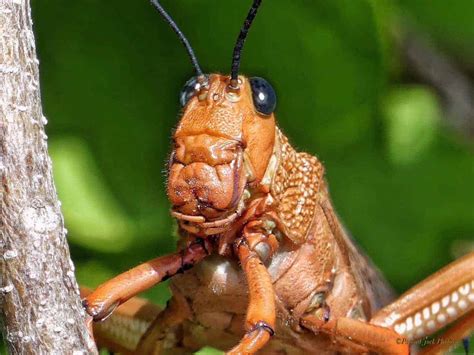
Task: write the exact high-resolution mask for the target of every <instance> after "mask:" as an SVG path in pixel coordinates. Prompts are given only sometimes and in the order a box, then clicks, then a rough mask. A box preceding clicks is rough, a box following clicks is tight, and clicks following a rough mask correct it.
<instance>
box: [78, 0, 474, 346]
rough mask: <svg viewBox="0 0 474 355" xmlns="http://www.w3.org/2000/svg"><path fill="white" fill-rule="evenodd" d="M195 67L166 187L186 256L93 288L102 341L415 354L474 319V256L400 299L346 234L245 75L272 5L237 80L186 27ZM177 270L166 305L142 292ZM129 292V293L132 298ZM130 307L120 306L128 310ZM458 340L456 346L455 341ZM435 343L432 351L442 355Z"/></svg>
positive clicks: (463, 330)
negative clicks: (211, 70) (205, 63)
mask: <svg viewBox="0 0 474 355" xmlns="http://www.w3.org/2000/svg"><path fill="white" fill-rule="evenodd" d="M151 2H152V4H153V5H154V7H155V8H156V9H157V10H158V11H159V12H160V14H161V15H162V16H163V17H164V19H165V20H166V21H167V23H168V24H169V25H170V26H171V28H172V29H173V30H174V31H175V32H176V34H177V35H178V37H179V38H180V40H181V41H182V42H183V44H184V46H185V48H186V50H187V52H188V54H189V57H190V59H191V63H192V65H193V66H194V69H195V72H196V75H195V76H194V77H193V78H191V79H190V80H189V81H188V82H187V83H186V84H185V86H184V88H183V90H182V92H181V93H180V102H181V105H182V107H183V111H182V115H181V119H180V122H179V124H178V126H177V129H176V131H175V132H174V134H173V150H172V153H171V157H170V160H169V168H168V182H167V193H168V197H169V200H170V202H171V205H172V210H171V214H172V216H173V217H174V218H175V219H176V221H177V224H178V234H179V236H180V239H179V243H178V251H177V252H176V253H174V254H171V255H167V256H161V257H158V258H156V259H153V260H150V261H148V262H145V263H144V264H141V265H139V266H137V267H135V268H133V269H131V270H129V271H127V272H125V273H123V274H120V275H118V276H117V277H115V278H113V279H111V280H109V281H107V282H105V283H104V284H102V285H100V286H99V287H98V288H97V289H96V290H95V291H93V292H90V293H89V294H87V295H85V298H84V301H83V304H84V307H85V310H86V312H87V313H88V314H89V315H90V316H91V317H92V318H93V320H95V321H101V320H104V319H106V318H108V317H109V316H110V315H112V316H111V317H110V318H109V319H108V320H107V321H105V322H102V323H96V326H95V329H94V332H95V336H96V339H97V341H98V343H99V344H103V345H106V346H107V347H109V348H110V349H112V350H114V351H120V352H122V353H128V354H168V353H169V354H180V353H184V354H186V353H193V352H195V351H197V350H199V349H200V348H202V347H204V346H212V347H214V348H217V349H222V350H225V351H227V354H254V353H257V352H259V353H262V354H336V353H380V354H408V353H409V351H410V344H412V343H413V342H414V341H416V340H417V339H422V338H424V337H427V336H429V335H432V334H434V333H435V332H437V331H439V330H440V329H443V328H444V327H445V326H446V325H447V324H450V323H454V322H455V325H454V326H453V327H451V328H450V329H449V330H448V332H447V333H446V335H445V336H446V337H448V338H449V339H451V340H453V339H462V338H465V337H466V336H468V335H469V334H470V332H471V331H472V329H473V328H474V253H470V254H467V255H466V256H464V257H462V258H460V259H459V260H457V261H455V262H453V263H452V264H450V265H448V266H446V267H445V268H443V269H442V270H440V271H438V272H437V273H435V274H433V275H432V276H430V277H428V278H427V279H426V280H424V281H422V282H421V283H419V284H418V285H416V286H415V287H413V288H412V289H410V290H408V291H407V292H406V293H405V294H403V295H402V296H400V297H399V298H396V297H395V294H394V292H393V291H392V289H391V287H390V286H389V284H388V283H387V281H386V280H385V279H384V277H383V276H382V275H381V273H380V272H379V271H378V270H377V268H376V267H375V266H374V265H373V264H372V262H371V261H370V260H369V259H368V258H367V257H366V256H365V254H364V253H363V252H362V251H361V250H360V249H359V248H358V247H357V246H356V244H355V243H354V241H353V240H352V238H351V237H350V236H349V234H348V233H347V232H346V231H345V229H344V227H343V226H342V224H341V223H340V221H339V218H338V216H337V214H336V212H335V210H334V208H333V204H332V202H331V199H330V196H329V192H328V186H327V183H326V181H325V177H324V166H323V164H322V163H321V162H320V161H319V160H318V159H317V158H316V157H314V156H312V155H310V154H307V153H303V152H298V151H296V150H295V149H294V148H293V147H292V146H291V144H290V143H289V141H288V139H287V137H286V136H285V135H284V134H283V132H282V131H281V130H280V128H279V127H278V126H277V124H276V121H275V115H274V111H275V107H276V93H275V91H274V89H273V88H272V86H271V84H270V83H269V82H268V81H267V80H265V79H263V78H260V77H246V76H242V75H239V67H240V58H241V53H242V49H243V45H244V42H245V39H246V37H247V34H248V32H249V29H250V26H251V24H252V22H253V20H254V18H255V17H256V14H257V11H258V9H259V7H260V5H261V3H262V0H254V1H253V4H252V6H251V8H250V11H249V12H248V15H247V17H246V19H245V22H244V25H243V27H242V28H241V30H240V33H239V36H238V39H237V42H236V45H235V48H234V52H233V56H232V66H231V71H230V75H221V74H210V75H206V74H204V73H203V71H202V70H201V67H200V66H199V63H198V61H197V59H196V56H195V54H194V52H193V50H192V48H191V46H190V44H189V42H188V40H187V39H186V37H185V36H184V35H183V33H182V32H181V31H180V30H179V28H178V27H177V25H176V23H175V22H174V21H173V20H172V18H171V17H170V16H169V14H168V13H167V12H166V11H165V10H164V8H163V7H162V5H161V4H160V3H159V2H158V1H156V0H152V1H151ZM168 278H171V281H170V288H171V291H172V298H171V299H170V301H169V302H168V304H167V307H166V308H165V309H163V310H161V309H159V308H158V307H156V306H154V305H152V304H150V303H148V302H146V301H143V300H140V299H137V298H135V296H136V295H137V294H138V293H140V292H142V291H144V290H146V289H148V288H150V287H152V286H153V285H155V284H157V283H159V282H161V281H164V280H166V279H168ZM127 301H128V302H127ZM122 304H123V305H122ZM447 343H448V342H447ZM449 345H452V343H448V344H441V345H440V344H433V345H432V346H431V347H428V348H426V349H424V351H425V352H426V353H436V352H439V351H444V350H445V349H446V348H447V347H449Z"/></svg>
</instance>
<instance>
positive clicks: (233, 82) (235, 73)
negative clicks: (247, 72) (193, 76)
mask: <svg viewBox="0 0 474 355" xmlns="http://www.w3.org/2000/svg"><path fill="white" fill-rule="evenodd" d="M261 3H262V0H254V2H253V4H252V7H251V8H250V10H249V13H248V14H247V18H246V19H245V22H244V24H243V26H242V28H241V29H240V33H239V37H237V42H236V43H235V47H234V53H233V54H232V67H231V71H230V87H231V88H233V89H238V87H239V81H238V77H239V67H240V54H241V53H242V48H243V46H244V42H245V39H246V38H247V34H248V32H249V29H250V26H251V25H252V22H253V20H254V18H255V16H256V15H257V10H258V8H259V7H260V4H261Z"/></svg>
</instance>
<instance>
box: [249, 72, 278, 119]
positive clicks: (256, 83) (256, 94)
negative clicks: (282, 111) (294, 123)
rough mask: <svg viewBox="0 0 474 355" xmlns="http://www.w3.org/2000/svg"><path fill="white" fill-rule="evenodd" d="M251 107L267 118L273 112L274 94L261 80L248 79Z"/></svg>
mask: <svg viewBox="0 0 474 355" xmlns="http://www.w3.org/2000/svg"><path fill="white" fill-rule="evenodd" d="M250 86H251V87H252V97H253V105H254V106H255V109H256V110H257V112H258V113H260V114H262V115H265V116H269V115H271V114H272V113H273V111H275V106H276V94H275V90H273V87H272V86H271V85H270V83H269V82H268V81H266V80H265V79H263V78H259V77H253V78H250Z"/></svg>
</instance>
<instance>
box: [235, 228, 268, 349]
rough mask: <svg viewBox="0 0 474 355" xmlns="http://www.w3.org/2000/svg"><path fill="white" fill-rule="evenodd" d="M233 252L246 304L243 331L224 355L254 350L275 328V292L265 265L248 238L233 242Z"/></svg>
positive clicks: (264, 342)
mask: <svg viewBox="0 0 474 355" xmlns="http://www.w3.org/2000/svg"><path fill="white" fill-rule="evenodd" d="M236 252H237V255H238V257H239V260H240V263H241V265H242V269H243V270H244V273H245V277H246V278H247V284H248V287H249V306H248V309H247V318H246V322H245V330H246V331H247V333H246V334H245V335H244V337H243V338H242V340H241V341H240V343H239V344H238V345H237V346H235V347H234V348H232V349H231V350H230V351H229V352H228V353H227V355H234V354H235V355H236V354H254V353H255V352H257V351H258V350H260V349H261V348H262V347H264V346H265V344H266V343H267V342H268V341H269V340H270V337H271V336H272V335H273V334H274V329H275V321H276V315H275V292H274V290H273V285H272V280H271V278H270V275H269V273H268V271H267V268H266V267H265V265H264V264H263V262H262V261H261V259H260V257H259V256H258V254H257V253H256V252H255V251H253V250H251V249H250V247H249V245H248V243H247V240H246V239H245V237H244V238H242V239H240V240H238V241H237V243H236Z"/></svg>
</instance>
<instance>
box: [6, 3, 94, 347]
mask: <svg viewBox="0 0 474 355" xmlns="http://www.w3.org/2000/svg"><path fill="white" fill-rule="evenodd" d="M46 122H47V121H46V118H45V117H44V116H43V114H42V109H41V98H40V88H39V76H38V60H37V58H36V50H35V43H34V35H33V31H32V21H31V13H30V3H29V0H0V175H1V185H0V228H1V229H0V307H1V319H2V322H3V334H4V337H5V339H6V341H7V346H8V349H9V351H10V353H12V354H77V355H78V354H85V353H94V352H96V350H95V346H94V343H93V342H92V340H91V338H90V337H89V335H88V333H87V329H86V327H85V315H84V312H83V309H82V307H81V303H80V297H79V289H78V285H77V282H76V279H75V276H74V265H73V264H72V261H71V259H70V254H69V249H68V245H67V241H66V232H65V229H64V222H63V217H62V214H61V211H60V203H59V201H58V198H57V194H56V189H55V187H54V183H53V178H52V172H51V160H50V158H49V156H48V152H47V136H46V134H45V131H44V125H45V124H46Z"/></svg>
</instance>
